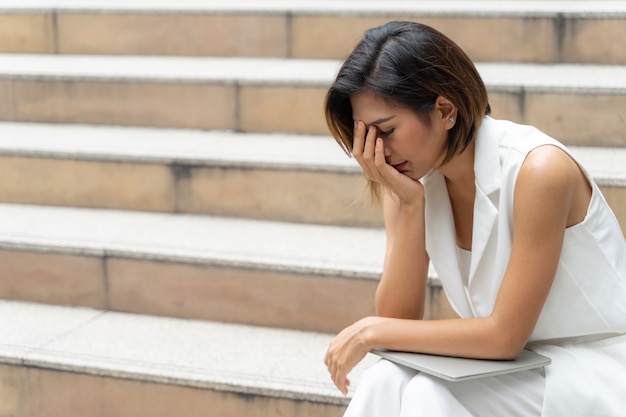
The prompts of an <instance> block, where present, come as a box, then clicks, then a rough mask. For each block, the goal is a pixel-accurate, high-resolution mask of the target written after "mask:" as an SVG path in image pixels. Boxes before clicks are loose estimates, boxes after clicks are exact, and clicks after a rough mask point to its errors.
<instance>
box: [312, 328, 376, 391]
mask: <svg viewBox="0 0 626 417" xmlns="http://www.w3.org/2000/svg"><path fill="white" fill-rule="evenodd" d="M380 320H384V319H382V318H380V317H366V318H364V319H361V320H359V321H357V322H356V323H354V324H353V325H351V326H349V327H346V328H345V329H344V330H342V331H341V332H340V333H339V334H338V335H337V336H335V338H334V339H333V340H332V342H330V345H329V347H328V351H327V352H326V357H325V358H324V363H325V364H326V366H327V367H328V371H329V372H330V376H331V378H332V380H333V382H334V383H335V385H336V386H337V388H339V391H341V392H342V393H343V395H347V394H348V386H349V385H350V380H349V379H348V374H349V373H350V371H351V370H352V368H354V367H355V366H356V364H357V363H359V362H360V361H361V360H362V359H363V358H364V357H365V355H366V354H367V353H368V352H369V351H370V350H372V348H373V347H374V346H370V345H369V344H368V343H367V342H366V340H365V339H364V331H365V330H366V329H368V328H369V327H370V326H371V325H373V324H374V323H377V322H378V321H380Z"/></svg>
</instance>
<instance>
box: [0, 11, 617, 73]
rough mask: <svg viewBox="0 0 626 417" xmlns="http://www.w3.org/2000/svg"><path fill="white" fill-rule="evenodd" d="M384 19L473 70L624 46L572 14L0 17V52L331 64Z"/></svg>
mask: <svg viewBox="0 0 626 417" xmlns="http://www.w3.org/2000/svg"><path fill="white" fill-rule="evenodd" d="M389 20H413V21H419V22H422V23H425V24H428V25H431V26H433V27H435V28H437V29H439V30H441V31H442V32H444V33H446V34H447V35H448V36H450V37H451V38H452V39H454V40H456V41H457V42H459V44H460V45H461V46H462V47H463V48H464V49H465V50H466V51H467V52H468V54H469V55H470V56H471V57H472V58H473V59H474V60H477V61H523V62H541V63H548V62H571V63H583V62H584V63H597V64H621V65H624V64H626V50H625V49H624V48H623V46H622V45H621V43H620V42H617V41H616V40H617V39H624V38H626V25H625V24H624V20H623V19H619V18H612V19H611V18H595V17H584V16H574V15H572V16H555V17H531V18H528V17H526V16H524V17H502V16H491V17H489V16H485V17H475V16H474V17H472V16H465V17H463V16H436V15H435V16H429V15H419V14H415V13H405V14H401V15H392V14H387V15H384V14H378V15H355V14H354V13H352V14H347V15H344V14H334V15H333V14H307V13H298V12H295V13H294V14H291V13H289V14H287V13H263V14H250V13H248V14H203V13H184V12H179V13H176V14H173V13H163V12H161V13H149V12H143V13H106V12H103V13H70V12H58V13H56V14H54V15H53V14H51V13H32V14H3V15H0V27H2V28H6V29H4V30H2V31H1V32H0V50H1V51H4V52H30V53H63V54H114V55H120V54H130V55H200V56H207V55H215V56H274V57H294V58H333V59H340V58H343V57H344V56H345V55H346V52H347V51H348V50H349V49H350V48H351V47H352V46H353V45H354V44H355V43H356V41H357V40H358V39H359V37H360V36H361V35H362V33H363V32H364V31H365V30H366V29H368V28H370V27H374V26H377V25H380V24H382V23H384V22H387V21H389ZM111 33H115V34H116V36H114V37H112V36H110V35H111ZM494 33H497V34H498V36H496V37H494V36H493V34H494ZM218 39H219V42H218V41H216V40H218ZM485 39H489V42H485Z"/></svg>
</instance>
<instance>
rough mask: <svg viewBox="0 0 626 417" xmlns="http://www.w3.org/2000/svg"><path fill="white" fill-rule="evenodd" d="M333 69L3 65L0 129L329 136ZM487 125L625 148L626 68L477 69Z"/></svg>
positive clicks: (58, 60)
mask: <svg viewBox="0 0 626 417" xmlns="http://www.w3.org/2000/svg"><path fill="white" fill-rule="evenodd" d="M338 65H339V63H338V61H334V60H293V59H269V58H267V59H263V58H188V57H187V58H185V57H119V56H117V57H104V56H61V55H21V54H5V55H0V94H1V95H2V97H3V100H2V102H0V120H5V121H26V122H29V121H36V122H54V123H93V124H116V125H136V126H154V127H182V128H201V129H233V130H237V131H244V132H290V133H301V134H326V133H327V128H326V124H325V122H324V118H323V112H322V106H323V97H324V94H325V92H326V90H327V89H328V86H329V85H330V83H331V81H332V79H333V76H334V74H335V72H336V71H337V69H338ZM478 69H479V71H480V72H481V74H482V76H483V78H484V80H485V83H486V84H487V88H488V90H489V91H490V101H491V103H492V106H493V115H494V116H495V117H496V118H503V119H510V120H513V121H517V122H522V123H527V124H532V125H535V126H537V127H539V128H540V129H542V130H544V131H546V132H547V133H549V134H551V135H552V136H554V137H556V138H558V139H560V140H562V141H564V142H566V143H568V144H570V145H593V146H626V133H625V132H626V128H625V127H626V120H624V118H623V115H622V113H621V112H620V109H623V108H626V66H593V65H565V64H562V65H536V64H505V63H482V64H478Z"/></svg>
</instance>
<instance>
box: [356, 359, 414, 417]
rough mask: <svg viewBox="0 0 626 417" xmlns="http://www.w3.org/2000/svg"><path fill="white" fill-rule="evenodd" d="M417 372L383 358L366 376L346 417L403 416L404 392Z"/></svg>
mask: <svg viewBox="0 0 626 417" xmlns="http://www.w3.org/2000/svg"><path fill="white" fill-rule="evenodd" d="M416 374H417V371H415V370H413V369H410V368H407V367H404V366H400V365H397V364H395V363H392V362H389V361H387V360H385V359H381V360H379V361H378V362H376V363H375V364H374V365H372V366H371V367H370V368H368V369H367V370H366V371H365V372H364V373H363V375H362V377H361V380H360V381H359V385H358V387H357V389H356V392H355V393H354V396H353V397H352V400H351V401H350V404H349V405H348V409H347V410H346V413H345V414H344V417H382V416H384V417H399V416H400V407H401V399H402V394H403V393H404V391H405V388H406V386H407V384H408V383H409V382H410V381H411V379H412V378H413V377H414V376H415V375H416Z"/></svg>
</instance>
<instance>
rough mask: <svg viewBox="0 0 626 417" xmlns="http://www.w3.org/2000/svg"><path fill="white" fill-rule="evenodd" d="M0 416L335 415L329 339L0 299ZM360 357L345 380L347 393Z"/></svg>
mask: <svg viewBox="0 0 626 417" xmlns="http://www.w3.org/2000/svg"><path fill="white" fill-rule="evenodd" d="M0 317H3V318H7V317H10V318H11V319H10V320H0V334H1V335H2V336H1V337H0V393H1V395H0V399H1V400H2V402H1V403H0V404H1V405H0V406H1V408H0V409H1V410H2V413H3V415H7V416H24V417H30V416H33V417H34V416H82V417H96V416H97V417H101V416H152V417H165V416H168V417H169V416H172V415H176V416H180V417H191V416H193V417H196V416H205V415H210V416H220V417H239V416H250V417H261V416H263V417H265V416H279V415H284V416H299V417H307V416H310V417H314V416H329V417H332V416H337V417H339V416H341V414H342V412H343V410H344V409H345V405H346V404H347V402H348V401H349V398H350V396H351V395H352V394H349V396H348V397H343V396H342V395H341V394H340V393H339V391H338V390H337V389H336V388H334V386H333V384H332V382H331V380H330V377H329V376H328V372H327V371H326V369H325V366H324V363H323V358H324V353H325V350H326V348H327V346H328V343H329V341H330V340H331V337H332V336H331V335H329V334H323V333H310V332H303V331H293V330H282V329H273V328H260V327H252V326H242V325H229V324H223V323H215V322H203V321H193V320H183V319H173V318H163V317H151V316H141V315H132V314H121V313H115V312H110V311H102V310H95V309H89V308H69V307H60V306H50V305H41V304H31V303H24V302H11V301H0ZM374 360H375V359H374V358H373V357H370V356H368V357H367V358H366V360H365V361H364V362H363V363H361V364H359V365H358V366H357V367H356V368H355V370H354V371H353V372H352V374H351V379H352V387H351V388H352V391H353V389H354V387H355V386H356V385H358V380H359V376H360V374H361V373H362V370H363V369H364V368H365V367H366V366H368V365H369V364H371V363H372V362H373V361H374Z"/></svg>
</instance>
